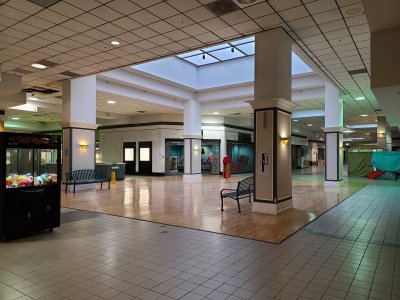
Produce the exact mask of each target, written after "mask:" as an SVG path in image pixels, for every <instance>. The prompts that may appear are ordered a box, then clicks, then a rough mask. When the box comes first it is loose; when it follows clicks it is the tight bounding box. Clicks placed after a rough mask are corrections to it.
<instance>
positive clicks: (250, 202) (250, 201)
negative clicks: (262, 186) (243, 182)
mask: <svg viewBox="0 0 400 300" xmlns="http://www.w3.org/2000/svg"><path fill="white" fill-rule="evenodd" d="M249 203H251V193H249Z"/></svg>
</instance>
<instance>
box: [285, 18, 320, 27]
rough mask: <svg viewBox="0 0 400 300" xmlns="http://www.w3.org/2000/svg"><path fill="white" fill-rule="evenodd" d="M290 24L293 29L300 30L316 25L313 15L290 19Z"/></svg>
mask: <svg viewBox="0 0 400 300" xmlns="http://www.w3.org/2000/svg"><path fill="white" fill-rule="evenodd" d="M288 24H289V26H290V28H292V30H299V29H303V28H307V27H311V26H314V25H315V22H314V21H313V19H312V18H311V17H305V18H301V19H297V20H293V21H289V22H288Z"/></svg>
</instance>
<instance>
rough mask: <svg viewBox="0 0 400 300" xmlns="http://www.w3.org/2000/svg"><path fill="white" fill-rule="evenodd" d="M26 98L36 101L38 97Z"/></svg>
mask: <svg viewBox="0 0 400 300" xmlns="http://www.w3.org/2000/svg"><path fill="white" fill-rule="evenodd" d="M28 100H33V101H37V100H39V99H38V98H36V97H28Z"/></svg>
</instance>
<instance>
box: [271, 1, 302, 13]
mask: <svg viewBox="0 0 400 300" xmlns="http://www.w3.org/2000/svg"><path fill="white" fill-rule="evenodd" d="M268 2H269V4H270V5H271V6H272V7H273V8H275V9H276V10H277V11H281V10H285V9H288V8H292V7H295V6H299V5H301V1H300V0H285V1H282V0H269V1H268Z"/></svg>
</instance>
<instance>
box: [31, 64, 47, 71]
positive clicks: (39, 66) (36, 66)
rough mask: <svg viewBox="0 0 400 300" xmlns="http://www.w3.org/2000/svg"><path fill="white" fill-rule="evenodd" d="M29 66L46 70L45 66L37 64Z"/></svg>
mask: <svg viewBox="0 0 400 300" xmlns="http://www.w3.org/2000/svg"><path fill="white" fill-rule="evenodd" d="M31 66H32V67H34V68H36V69H41V70H44V69H46V68H47V67H46V66H45V65H42V64H38V63H34V64H31Z"/></svg>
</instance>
